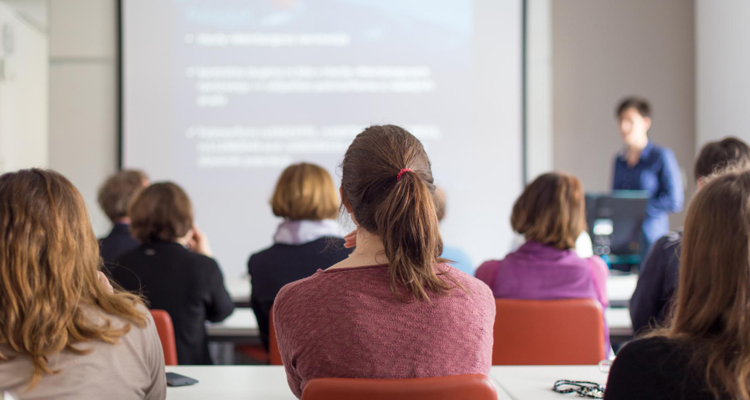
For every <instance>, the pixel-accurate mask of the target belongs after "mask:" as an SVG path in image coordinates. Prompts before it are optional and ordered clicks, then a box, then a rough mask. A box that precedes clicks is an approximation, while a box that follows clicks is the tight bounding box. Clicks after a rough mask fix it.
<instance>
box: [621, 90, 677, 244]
mask: <svg viewBox="0 0 750 400" xmlns="http://www.w3.org/2000/svg"><path fill="white" fill-rule="evenodd" d="M616 113H617V118H618V126H619V129H620V134H621V135H622V140H623V142H624V144H625V148H624V149H623V150H622V151H621V152H620V154H618V155H617V157H616V158H615V169H614V171H615V173H614V180H613V183H612V189H613V190H643V191H647V192H648V193H649V196H650V198H649V200H648V204H647V206H646V216H645V218H644V219H643V229H642V230H643V239H644V240H643V242H642V244H643V247H642V248H641V251H640V254H641V256H642V258H643V257H645V255H646V254H647V253H648V251H649V249H650V248H651V244H652V243H654V242H655V241H656V240H657V239H659V238H660V237H661V236H663V235H665V234H666V233H667V232H669V214H671V213H676V212H679V211H680V210H682V203H683V196H684V193H683V188H682V179H681V174H680V166H679V165H678V164H677V159H675V156H674V153H673V152H672V150H670V149H668V148H665V147H661V146H658V145H656V144H654V143H653V142H652V141H651V140H649V138H648V130H649V128H651V107H650V106H649V104H648V102H647V101H646V100H644V99H640V98H636V97H630V98H626V99H625V100H623V101H622V102H621V103H620V105H619V107H617V112H616Z"/></svg>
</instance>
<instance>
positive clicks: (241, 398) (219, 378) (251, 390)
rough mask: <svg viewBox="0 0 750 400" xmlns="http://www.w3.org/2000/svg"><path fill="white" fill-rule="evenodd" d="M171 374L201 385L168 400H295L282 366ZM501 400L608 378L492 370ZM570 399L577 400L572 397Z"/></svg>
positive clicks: (547, 395)
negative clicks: (559, 385) (562, 383)
mask: <svg viewBox="0 0 750 400" xmlns="http://www.w3.org/2000/svg"><path fill="white" fill-rule="evenodd" d="M167 371H168V372H176V373H178V374H180V375H185V376H189V377H191V378H194V379H197V380H198V381H199V383H198V384H196V385H192V386H183V387H170V388H168V389H167V399H169V400H212V399H221V400H235V399H236V400H248V399H268V400H276V399H279V400H282V399H284V400H294V399H296V397H295V396H294V394H292V391H291V390H290V389H289V385H288V383H287V381H286V372H285V371H284V367H281V366H179V367H167ZM490 379H492V381H493V382H494V383H495V386H496V388H497V392H498V399H499V400H526V399H534V400H537V399H539V400H544V399H550V400H554V399H557V400H564V399H565V398H566V397H561V395H560V394H557V393H555V392H553V391H552V389H551V388H552V385H553V384H554V382H555V381H556V380H558V379H571V380H585V381H592V382H596V383H599V384H605V383H606V380H607V375H606V374H603V373H601V372H599V369H598V368H597V367H596V366H544V367H526V366H523V367H514V366H511V367H492V371H491V372H490ZM567 398H577V397H574V395H569V396H568V397H567Z"/></svg>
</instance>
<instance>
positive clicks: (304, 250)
mask: <svg viewBox="0 0 750 400" xmlns="http://www.w3.org/2000/svg"><path fill="white" fill-rule="evenodd" d="M271 208H272V210H273V214H274V215H276V216H277V217H282V218H284V221H283V222H282V223H281V224H280V225H279V227H278V228H277V229H276V234H275V235H274V237H273V242H274V244H273V246H271V247H269V248H267V249H265V250H262V251H260V252H258V253H255V254H253V255H252V256H250V260H249V261H248V263H247V270H248V272H249V273H250V278H251V279H252V294H251V295H250V305H251V306H252V307H253V311H254V312H255V317H256V318H257V320H258V328H259V329H260V337H261V340H262V341H263V346H265V347H266V350H268V318H269V316H270V312H271V306H273V302H274V300H275V299H276V295H277V294H278V293H279V290H281V288H282V287H283V286H284V285H286V284H287V283H289V282H294V281H296V280H300V279H302V278H307V277H308V276H310V275H312V274H314V273H315V271H317V270H318V269H322V268H327V267H329V266H331V265H333V264H336V263H337V262H339V261H341V260H343V259H345V258H346V257H347V256H348V255H349V253H351V250H349V249H346V248H344V239H343V238H341V234H340V228H339V224H338V223H337V222H336V221H335V218H336V216H337V215H338V208H339V195H338V193H337V192H336V187H335V186H333V180H331V176H330V175H329V174H328V172H327V171H326V170H325V169H323V168H321V167H319V166H317V165H314V164H307V163H301V164H295V165H291V166H289V167H287V169H285V170H284V172H283V173H282V174H281V177H280V178H279V181H278V182H277V183H276V190H275V191H274V194H273V197H272V198H271Z"/></svg>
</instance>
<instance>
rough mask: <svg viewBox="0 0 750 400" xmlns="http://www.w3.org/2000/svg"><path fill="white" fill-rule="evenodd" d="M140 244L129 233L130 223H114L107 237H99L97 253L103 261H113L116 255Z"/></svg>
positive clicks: (109, 262)
mask: <svg viewBox="0 0 750 400" xmlns="http://www.w3.org/2000/svg"><path fill="white" fill-rule="evenodd" d="M138 246H140V243H138V241H137V240H135V239H134V238H133V236H131V235H130V225H129V224H122V223H116V224H115V226H113V227H112V231H110V232H109V235H107V237H105V238H102V239H99V254H100V255H101V257H102V260H104V262H105V263H107V264H111V263H113V262H114V261H115V260H116V259H117V257H120V256H121V255H123V254H125V253H127V252H129V251H131V250H133V249H135V248H136V247H138Z"/></svg>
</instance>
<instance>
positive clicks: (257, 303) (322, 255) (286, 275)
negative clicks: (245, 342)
mask: <svg viewBox="0 0 750 400" xmlns="http://www.w3.org/2000/svg"><path fill="white" fill-rule="evenodd" d="M351 252H352V250H351V249H347V248H344V240H343V239H340V238H331V237H324V238H320V239H318V240H315V241H312V242H309V243H304V244H300V245H291V244H278V243H277V244H274V245H273V246H271V247H269V248H267V249H265V250H263V251H260V252H258V253H255V254H253V255H252V256H250V260H249V261H248V262H247V270H248V272H249V273H250V278H251V281H252V294H251V295H250V305H251V306H252V307H253V311H254V312H255V317H256V318H257V319H258V328H259V330H260V337H261V340H262V341H263V345H264V346H265V347H266V349H268V317H269V315H270V312H271V306H273V302H274V300H275V299H276V295H277V294H278V293H279V290H281V288H282V287H283V286H284V285H286V284H287V283H291V282H294V281H297V280H300V279H303V278H307V277H308V276H311V275H312V274H314V273H315V271H317V270H318V269H326V268H328V267H330V266H331V265H333V264H336V263H338V262H339V261H341V260H343V259H345V258H347V257H348V256H349V254H350V253H351Z"/></svg>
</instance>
